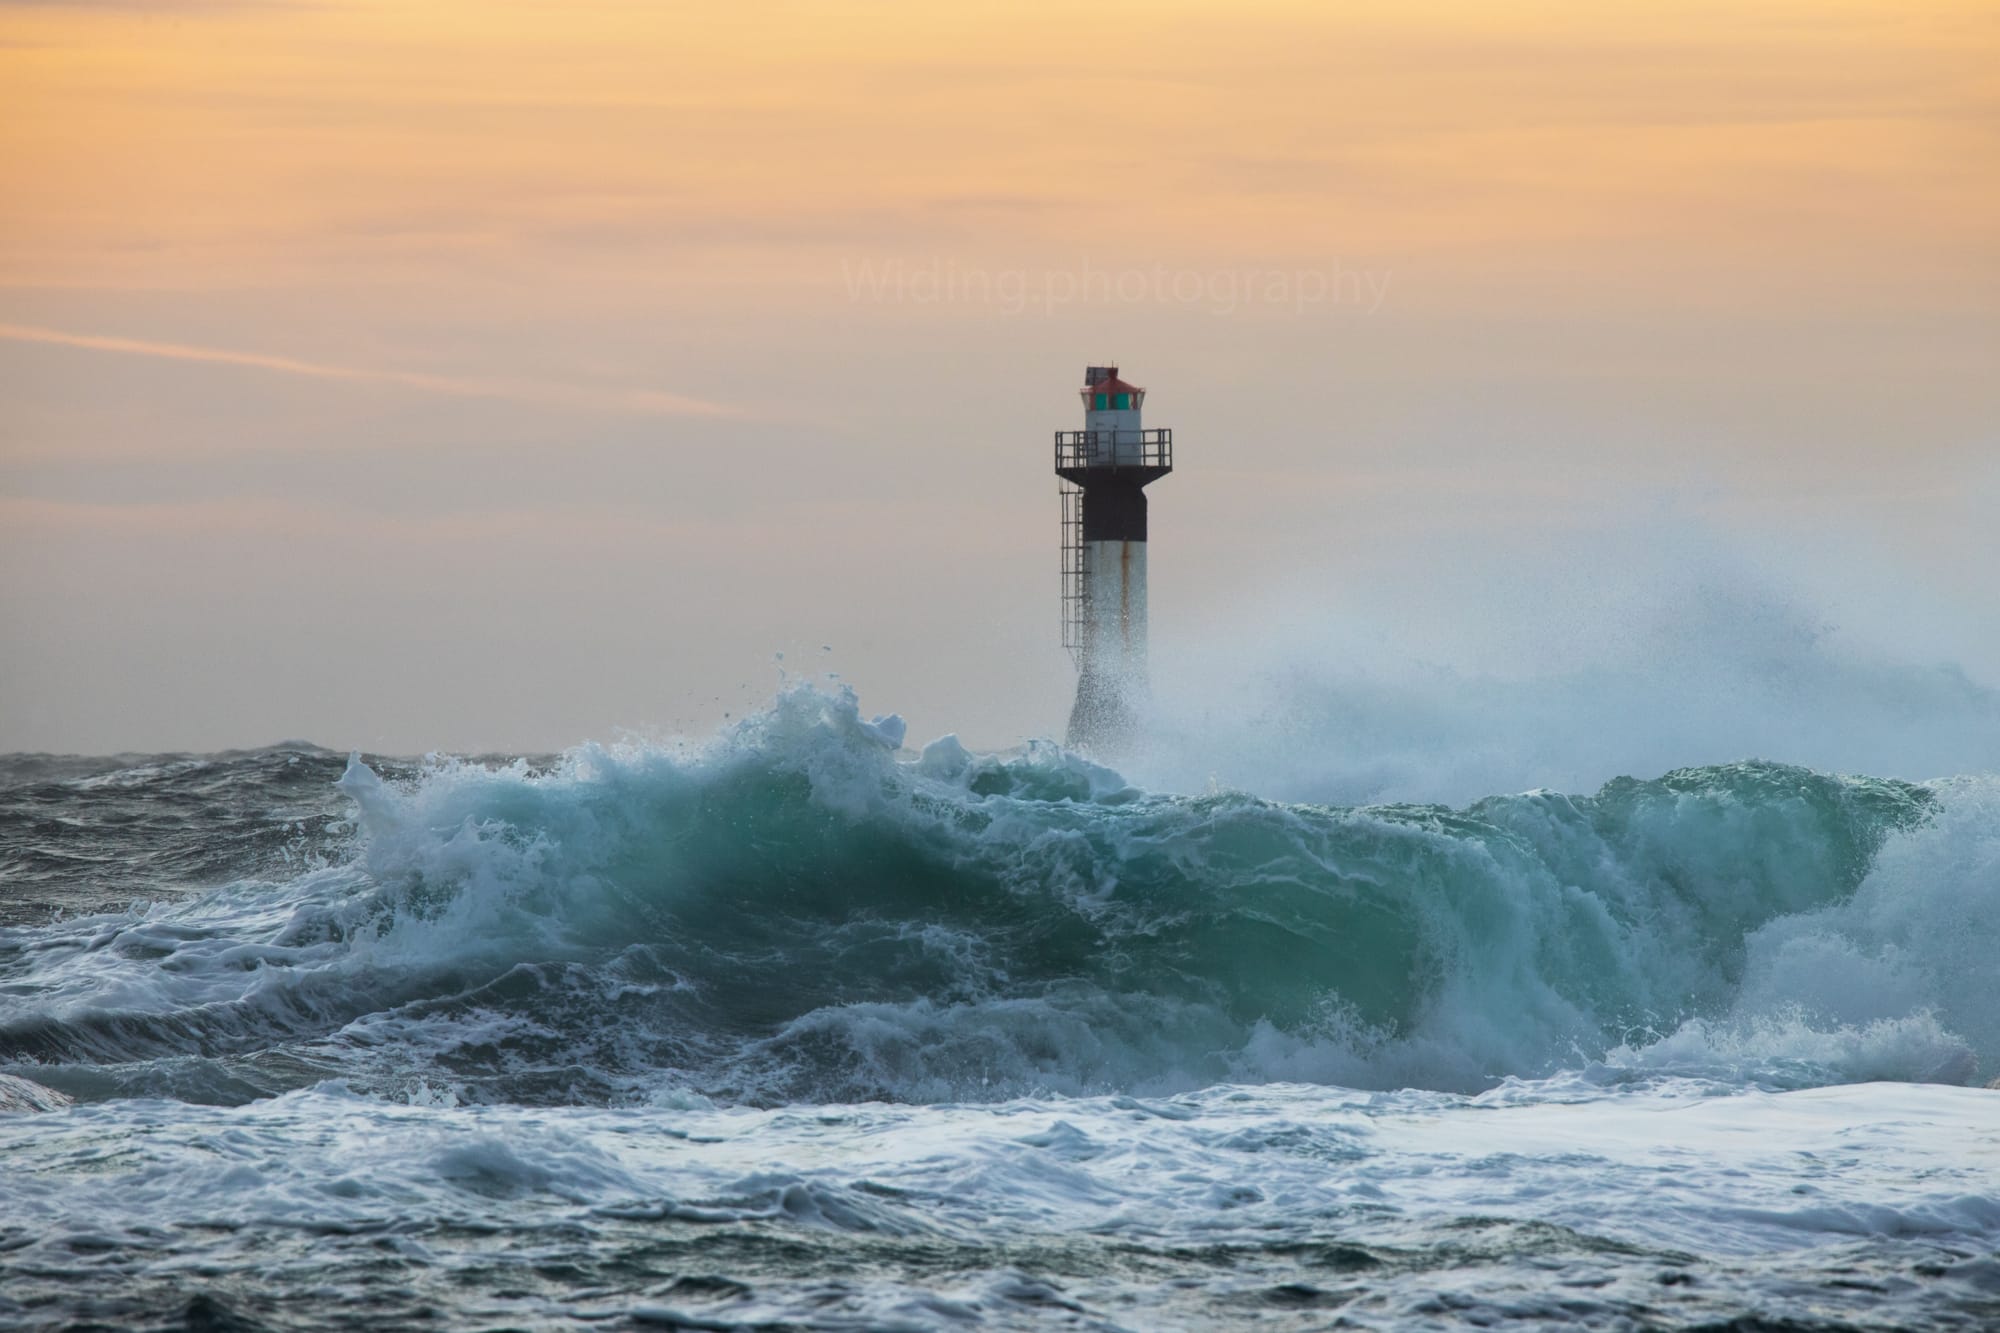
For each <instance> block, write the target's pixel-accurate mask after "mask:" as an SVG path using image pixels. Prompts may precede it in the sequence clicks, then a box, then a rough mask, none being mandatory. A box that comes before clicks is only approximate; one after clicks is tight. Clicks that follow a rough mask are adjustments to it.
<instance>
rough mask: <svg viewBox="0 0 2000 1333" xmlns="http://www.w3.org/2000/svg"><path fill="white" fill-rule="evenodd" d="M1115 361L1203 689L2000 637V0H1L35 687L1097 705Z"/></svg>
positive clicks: (651, 704)
mask: <svg viewBox="0 0 2000 1333" xmlns="http://www.w3.org/2000/svg"><path fill="white" fill-rule="evenodd" d="M1091 363H1115V364H1118V365H1120V366H1122V367H1123V368H1124V372H1125V376H1126V378H1128V379H1131V380H1134V381H1136V382H1138V383H1140V384H1143V385H1146V386H1147V387H1148V389H1149V390H1150V397H1149V399H1148V401H1147V414H1148V415H1147V421H1148V424H1149V425H1161V426H1168V427H1171V428H1173V430H1174V431H1175V436H1176V446H1177V448H1176V461H1177V463H1178V465H1179V470H1178V471H1177V472H1176V474H1175V475H1174V476H1173V477H1171V478H1169V479H1168V480H1166V481H1165V482H1163V483H1161V484H1160V485H1158V486H1157V487H1156V488H1155V489H1154V490H1153V491H1152V492H1151V494H1152V532H1151V536H1152V549H1151V556H1150V568H1151V579H1152V590H1151V601H1152V615H1153V628H1154V635H1155V674H1156V677H1161V678H1164V679H1165V683H1166V684H1168V685H1171V683H1172V677H1173V674H1174V663H1175V654H1176V653H1177V652H1179V651H1181V646H1183V645H1187V646H1190V648H1189V650H1190V651H1192V646H1199V647H1201V648H1202V649H1203V650H1204V652H1205V653H1206V656H1207V658H1208V660H1209V661H1210V663H1211V665H1212V663H1213V658H1214V653H1213V651H1212V650H1213V648H1214V646H1215V644H1216V643H1217V642H1218V641H1222V642H1227V643H1231V644H1235V643H1240V644H1241V645H1242V651H1243V654H1244V657H1243V661H1244V664H1245V665H1244V666H1243V668H1242V670H1243V671H1244V672H1246V673H1247V672H1249V671H1251V670H1253V669H1259V668H1257V667H1254V666H1253V665H1252V664H1253V663H1264V664H1266V665H1268V660H1269V659H1271V658H1274V657H1279V658H1282V657H1285V656H1288V655H1289V656H1292V657H1297V656H1299V655H1301V654H1303V655H1306V656H1313V657H1320V658H1325V659H1327V660H1328V661H1337V660H1338V659H1340V658H1341V656H1342V654H1343V653H1344V652H1346V651H1348V646H1349V645H1353V644H1357V643H1362V642H1366V643H1367V644H1368V645H1369V652H1370V653H1371V654H1372V655H1373V656H1374V657H1376V658H1378V659H1380V660H1382V661H1386V662H1394V661H1400V660H1408V661H1412V662H1428V663H1440V662H1442V663H1449V664H1451V665H1452V666H1453V668H1454V669H1456V670H1461V671H1464V672H1466V673H1470V674H1473V675H1478V676H1481V677H1498V676H1505V675H1509V674H1512V675H1517V676H1518V675H1521V674H1523V673H1534V672H1538V671H1549V670H1554V669H1559V668H1560V667H1561V666H1562V665H1563V664H1565V663H1572V662H1577V661H1586V660H1591V659H1593V658H1602V657H1603V656H1604V655H1605V654H1607V653H1611V652H1614V651H1616V649H1617V647H1618V645H1619V643H1620V642H1622V641H1623V639H1621V636H1624V638H1625V639H1629V629H1630V620H1631V617H1630V616H1629V614H1626V611H1627V610H1629V607H1630V606H1631V605H1632V604H1633V603H1634V601H1635V599H1636V600H1641V601H1643V600H1647V599H1650V602H1649V603H1648V604H1657V605H1658V606H1659V607H1664V608H1667V610H1666V611H1665V612H1663V614H1671V608H1672V606H1673V605H1674V598H1675V597H1676V596H1679V595H1680V594H1679V593H1677V592H1676V591H1675V589H1676V588H1677V587H1680V586H1682V585H1683V584H1701V583H1703V582H1704V581H1710V582H1712V581H1713V579H1714V578H1716V577H1726V578H1730V579H1741V580H1743V581H1744V582H1745V583H1746V584H1755V585H1756V586H1757V587H1759V588H1766V589H1775V590H1776V591H1775V592H1774V593H1773V594H1772V595H1774V596H1781V597H1783V598H1787V599H1792V600H1793V601H1795V602H1796V603H1797V604H1798V605H1799V606H1801V607H1803V608H1805V610H1804V612H1803V614H1805V615H1807V616H1808V617H1812V618H1816V619H1815V623H1821V622H1823V623H1824V624H1825V625H1827V626H1828V627H1830V628H1831V630H1833V631H1835V632H1838V633H1840V634H1844V635H1848V636H1850V637H1852V638H1854V639H1855V640H1856V641H1863V640H1865V641H1866V642H1868V643H1869V644H1871V645H1874V647H1875V649H1878V650H1879V651H1881V652H1884V653H1894V654H1900V655H1902V656H1903V657H1905V658H1908V659H1909V660H1911V661H1912V662H1922V663H1934V662H1950V663H1952V664H1954V665H1955V667H1956V668H1958V669H1962V670H1963V671H1964V672H1965V673H1966V674H1967V675H1968V676H1969V677H1970V678H1971V679H1973V680H1975V681H1979V682H1984V683H1986V684H1990V685H2000V615H1996V612H1995V606H1994V596H1993V582H1994V579H1993V571H1994V569H1995V568H1996V567H2000V524H1996V523H1995V522H1994V519H1993V513H1994V505H1995V504H2000V6H1996V5H1994V4H1991V3H1980V4H1974V3H1958V2H1953V0H1940V2H1938V3H1911V2H1910V0H1894V2H1884V0H1865V2H1863V0H1854V2H1842V0H1825V2H1823V3H1813V4H1803V3H1785V2H1780V3H1765V4H1758V5H1747V6H1746V5H1741V4H1722V3H1706V2H1705V0H1695V2H1694V3H1674V4H1664V3H1662V4H1651V3H1633V4H1620V5H1608V6H1607V5H1602V4H1597V3H1568V2H1561V3H1523V4H1510V5H1505V6H1497V5H1489V4H1483V3H1427V2H1425V0H1416V2H1415V3H1394V4H1391V3H1327V2H1324V0H1310V2H1306V0H1293V2H1290V3H1272V2H1268V0H1249V2H1248V3H1239V4H1230V5H1219V4H1190V3H1176V2H1175V0H1155V2H1154V3H1148V4H1144V5H1138V4H1121V3H1104V4H1098V5H1092V6H1088V7H1084V8H1079V7H1077V6H1075V5H1073V4H1049V3H1040V2H1039V0H1020V2H1018V3H1007V4H978V3H967V4H953V5H917V4H891V3H847V4H833V3H825V4H820V3H782V2H778V0H767V2H746V0H736V2H735V3H731V4H666V3H634V2H616V0H562V2H561V3H554V2H550V3H519V2H518V0H477V2H476V3H473V2H466V3H457V2H455V0H431V3H424V4H391V3H377V2H375V0H338V2H331V3H330V2H326V0H321V2H319V3H297V4H294V3H287V2H286V0H235V2H233V3H227V2H223V0H215V2H212V3H203V2H201V0H187V2H185V3H174V2H173V0H160V2H157V3H146V4H140V3H136V2H135V3H117V2H115V0H97V2H89V0H68V2H67V3H40V4H35V3H28V4H23V3H16V2H14V0H0V750H58V751H80V752H108V751H128V750H147V751H153V750H165V749H204V750H205V749H214V748H221V747H226V746H248V745H257V744H264V743H270V742H275V741H278V740H281V739H287V738H302V739H308V740H312V741H316V742H319V743H322V744H326V745H330V746H334V747H339V748H347V747H361V748H366V749H369V750H386V751H395V752H405V753H414V752H421V751H426V750H432V749H454V750H522V749H526V750H549V749H554V748H559V747H562V746H566V745H569V744H572V743H576V742H580V741H584V740H586V739H613V738H616V737H619V736H623V735H630V734H638V735H665V734H673V733H679V732H691V733H701V732H705V731H707V730H709V729H711V728H713V727H714V726H716V725H717V724H719V723H720V722H721V721H722V720H723V718H724V715H725V714H730V715H733V716H741V714H742V713H743V711H744V710H746V709H752V708H755V707H757V706H759V704H760V703H761V702H762V701H765V700H768V698H769V697H770V694H771V692H772V690H773V689H774V688H775V687H776V686H777V685H778V684H779V683H780V680H781V678H799V677H808V678H810V677H817V676H820V675H821V674H823V673H826V672H837V673H839V675H840V677H841V679H843V680H845V681H847V682H849V683H851V684H853V685H854V686H855V688H857V689H858V690H859V691H860V692H861V695H862V698H863V703H864V706H866V707H869V708H871V709H874V710H879V711H890V710H895V711H899V712H902V713H903V714H905V715H906V716H908V717H909V718H910V720H911V723H912V731H913V739H918V740H921V739H924V738H927V737H928V736H930V735H936V734H939V733H942V732H946V731H956V732H959V733H961V734H963V735H965V736H966V737H967V738H968V740H972V741H975V742H979V743H985V744H994V745H1004V744H1010V743H1014V742H1016V741H1019V740H1021V739H1023V738H1026V737H1030V736H1035V735H1050V734H1055V733H1057V732H1059V731H1060V729H1061V726H1062V723H1063V720H1064V718H1065V716H1066V713H1067V708H1068V702H1069V692H1070V689H1071V680H1072V677H1071V672H1070V665H1069V663H1068V660H1067V658H1066V657H1065V655H1064V653H1063V651H1062V649H1061V646H1060V642H1059V638H1058V613H1057V563H1056V540H1057V530H1056V529H1057V516H1056V499H1055V482H1054V478H1053V477H1052V476H1051V475H1050V473H1049V461H1050V460H1049V454H1050V449H1049V440H1050V432H1051V431H1053V430H1056V429H1063V428H1073V427H1074V426H1075V425H1076V424H1077V420H1076V418H1077V414H1078V410H1079V409H1078V404H1077V399H1076V397H1075V393H1076V389H1077V387H1078V384H1079V382H1080V379H1081V372H1082V370H1083V367H1084V366H1085V365H1086V364H1091ZM1717 571H1728V572H1727V573H1726V574H1718V573H1717ZM1760 595H1761V594H1760ZM1621 608H1624V609H1625V610H1621ZM779 654H783V657H782V660H781V659H780V657H779ZM1385 669H1388V668H1385ZM781 673H783V675H782V676H781ZM1228 677H1229V671H1228V670H1224V671H1223V672H1222V673H1221V683H1219V684H1216V685H1215V686H1214V687H1213V688H1216V689H1227V688H1228V685H1227V680H1228Z"/></svg>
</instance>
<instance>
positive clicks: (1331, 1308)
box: [0, 689, 2000, 1329]
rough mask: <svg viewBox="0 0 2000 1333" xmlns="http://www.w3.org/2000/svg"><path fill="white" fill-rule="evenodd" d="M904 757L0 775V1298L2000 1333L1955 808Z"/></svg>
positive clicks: (1989, 1126)
mask: <svg viewBox="0 0 2000 1333" xmlns="http://www.w3.org/2000/svg"><path fill="white" fill-rule="evenodd" d="M900 740H901V732H900V728H899V727H898V726H896V725H895V724H893V723H891V722H882V721H877V722H873V723H871V722H868V721H865V720H864V719H863V718H862V717H861V716H860V714H859V713H858V712H857V711H856V709H855V707H854V704H853V701H852V699H851V698H849V697H847V696H844V695H833V696H829V695H825V694H821V693H816V692H814V691H811V690H808V689H799V690H795V691H793V692H791V693H788V694H787V695H785V696H784V697H783V698H782V699H780V700H779V702H778V703H777V705H776V706H775V707H774V708H773V709H772V710H771V711H770V712H769V713H767V714H765V715H763V716H761V717H758V718H756V719H753V720H752V721H751V722H749V723H746V724H745V725H743V726H742V727H741V728H739V729H738V730H737V731H736V732H734V733H732V734H731V735H729V736H728V737H725V738H723V739H722V740H720V741H718V742H717V743H715V744H714V745H712V746H709V747H706V748H702V749H694V750H667V749H658V748H646V747H637V746H635V747H630V748H621V749H582V750H578V751H574V752H572V753H570V754H567V755H564V756H562V757H560V758H556V759H549V760H543V761H537V762H527V761H521V762H505V761H489V762H482V763H473V762H435V763H430V764H424V765H408V764H395V763H384V762H377V761H368V762H364V761H362V760H360V759H355V760H352V761H350V760H348V759H347V758H345V757H342V756H337V755H332V754H329V753H327V752H324V751H319V750H315V749H313V748H311V747H308V746H290V747H276V748H274V749H271V750H264V751H257V752H251V753H241V754H228V755H216V756H179V757H149V758H144V759H139V758H132V757H124V758H120V759H115V760H101V761H85V760H62V759H48V758H40V757H15V758H12V759H7V760H4V761H0V883H4V889H0V913H4V917H0V921H4V924H0V1072H4V1073H5V1074H6V1075H9V1076H12V1077H13V1078H15V1079H25V1080H31V1081H32V1084H23V1083H18V1082H15V1083H11V1084H10V1083H6V1082H5V1081H4V1080H0V1322H4V1323H13V1324H21V1325H25V1326H30V1327H42V1326H46V1327H64V1326H70V1325H78V1326H81V1325H89V1324H93V1323H94V1324H98V1325H102V1326H109V1327H131V1326H140V1327H144V1326H160V1327H183V1326H185V1327H210V1328H214V1327H233V1328H252V1327H276V1328H287V1327H300V1328H307V1327H325V1326H329V1325H340V1324H352V1325H357V1326H364V1327H381V1326H393V1325H398V1324H405V1323H409V1324H415V1323H417V1322H419V1321H422V1322H423V1323H425V1324H426V1325H428V1326H432V1327H468V1328H484V1327H504V1326H519V1327H565V1326H571V1325H575V1326H585V1325H589V1326H594V1327H602V1326H610V1327H618V1326H623V1325H630V1324H643V1323H648V1322H650V1323H655V1324H667V1325H674V1324H680V1325H684V1326H691V1327H701V1328H736V1327H747V1328H764V1327H825V1328H977V1327H996V1328H1017V1327H1019V1328H1028V1327H1047V1326H1061V1327H1081V1328H1134V1329H1154V1328H1175V1327H1180V1328H1204V1327H1214V1326H1218V1325H1233V1324H1249V1323H1256V1324H1258V1325H1259V1326H1265V1327H1273V1328H1287V1327H1297V1328H1323V1327H1329V1326H1361V1327H1383V1328H1391V1327H1395V1328H1404V1327H1426V1326H1432V1327H1458V1326H1490V1325H1491V1324H1493V1323H1496V1322H1504V1321H1528V1322H1529V1323H1542V1324H1550V1325H1577V1326H1585V1327H1601V1328H1655V1327H1657V1328H1681V1327H1713V1326H1725V1327H1737V1328H1746V1329H1747V1328H1760V1327H1780V1328H1785V1327H1793V1328H1846V1327H1861V1328H1878V1327H1879V1328H1891V1327H1894V1328H1907V1327H1944V1328H1949V1327H1958V1328H1968V1329H1971V1328H1987V1327H1992V1326H1995V1325H1996V1324H2000V1093H1995V1092H1990V1091H1987V1090H1985V1089H1984V1088H1983V1087H1982V1086H1980V1085H1982V1084H1983V1083H1984V1082H1985V1081H1986V1080H1987V1079H1990V1078H1992V1077H1994V1076H1995V1075H1996V1074H2000V966H1996V964H1995V961H1994V960H1995V956H1996V954H1995V945H1996V943H2000V929H1996V920H2000V918H1996V912H2000V786H1996V784H1995V782H1994V781H1993V780H1992V779H1990V778H1987V777H1962V778H1954V779H1945V780H1940V781H1933V782H1927V783H1921V784H1913V783H1906V782H1896V781H1888V780H1879V779H1871V778H1865V777H1852V776H1835V775H1830V774H1824V773H1817V772H1812V771H1808V770H1805V769H1799V768H1788V767H1784V766H1782V765H1776V764H1739V765H1729V766H1723V767H1711V768H1698V769H1686V770H1681V771H1677V772H1673V773H1669V774H1666V775H1663V776H1659V777H1656V778H1652V779H1650V780H1632V779H1620V780H1618V781H1616V782H1613V783H1611V784H1609V785H1607V786H1606V787H1604V788H1603V789H1602V790H1600V791H1598V792H1597V793H1595V794H1592V795H1588V796H1584V795H1560V794H1554V793H1531V794H1526V795H1508V796H1495V797H1491V798H1489V799H1486V800H1482V801H1478V802H1475V803H1473V804H1471V805H1469V806H1465V807H1462V808H1444V807H1434V806H1407V805H1405V806H1384V807H1371V808H1336V807H1328V806H1314V805H1299V804H1281V803H1276V802H1272V801H1268V800H1264V799H1260V798H1259V797H1257V796H1255V795H1253V794H1249V793H1242V792H1231V791H1215V792H1210V793H1206V794H1202V795H1195V796H1189V795H1163V794H1149V793H1145V792H1141V791H1139V790H1136V789H1134V788H1131V787H1129V786H1127V785H1126V784H1125V782H1124V781H1123V780H1122V779H1121V778H1119V777H1118V776H1117V775H1116V774H1114V773H1112V772H1110V771H1109V770H1106V769H1103V768H1099V767H1095V766H1092V765H1090V764H1087V763H1085V762H1083V761H1081V760H1079V759H1077V758H1076V757H1074V756H1071V755H1067V754H1064V753H1062V752H1061V751H1058V750H1056V749H1053V748H1031V749H1029V750H1028V751H1026V752H1025V753H1019V754H1013V755H1007V756H989V755H978V754H972V753H969V752H967V751H966V750H964V749H963V748H962V747H960V746H958V745H957V744H956V743H955V742H952V741H949V740H947V741H944V742H939V743H938V744H935V745H932V746H930V747H928V748H927V749H926V750H924V751H923V752H922V754H921V756H916V755H912V754H910V753H909V752H907V751H899V749H898V748H897V747H898V744H899V742H900ZM64 1098H68V1099H73V1102H74V1104H73V1105H67V1106H64V1105H60V1104H59V1103H60V1102H61V1101H62V1100H63V1099H64ZM1757 1321H1762V1322H1761V1323H1760V1322H1757Z"/></svg>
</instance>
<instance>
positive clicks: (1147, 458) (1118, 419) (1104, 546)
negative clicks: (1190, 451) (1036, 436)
mask: <svg viewBox="0 0 2000 1333" xmlns="http://www.w3.org/2000/svg"><path fill="white" fill-rule="evenodd" d="M1145 400H1146V391H1145V390H1144V389H1141V388H1140V387H1138V386H1137V385H1135V384H1127V383H1126V382H1125V381H1124V380H1122V379H1120V378H1118V367H1116V366H1092V367H1090V368H1089V369H1088V370H1086V371H1084V374H1083V429H1082V430H1064V431H1057V432H1056V475H1057V476H1058V477H1060V478H1062V485H1061V489H1062V608H1063V646H1064V647H1066V648H1068V649H1069V650H1070V654H1071V656H1072V657H1074V658H1075V660H1076V669H1077V680H1076V705H1075V707H1074V708H1072V709H1071V710H1070V715H1069V742H1070V744H1072V745H1076V746H1081V747H1086V748H1090V749H1096V750H1108V749H1113V748H1116V747H1117V746H1118V745H1119V744H1120V743H1121V742H1122V741H1124V740H1125V739H1126V738H1127V737H1128V736H1129V735H1130V734H1131V731H1132V727H1133V724H1134V708H1133V705H1134V704H1135V702H1136V701H1137V700H1139V699H1140V698H1141V697H1143V695H1144V693H1145V690H1146V493H1145V487H1146V486H1147V485H1148V484H1150V483H1152V482H1155V481H1158V480H1159V479H1160V478H1161V477H1164V476H1166V475H1167V474H1168V473H1169V472H1171V471H1173V470H1174V437H1173V432H1172V431H1170V430H1147V429H1146V428H1145V427H1144V426H1143V425H1142V424H1141V422H1140V409H1141V407H1142V406H1143V404H1144V403H1145Z"/></svg>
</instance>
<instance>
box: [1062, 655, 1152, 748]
mask: <svg viewBox="0 0 2000 1333" xmlns="http://www.w3.org/2000/svg"><path fill="white" fill-rule="evenodd" d="M1133 685H1134V683H1133V682H1132V681H1129V680H1126V679H1122V678H1120V677H1117V676H1113V675H1109V674H1107V673H1105V672H1101V671H1086V672H1084V673H1083V674H1082V675H1081V676H1079V677H1077V681H1076V703H1075V704H1074V705H1073V706H1072V707H1071V708H1070V710H1069V736H1068V737H1067V741H1066V743H1067V744H1068V745H1069V747H1070V748H1071V749H1073V750H1082V751H1084V752H1085V753H1088V754H1093V755H1097V756H1099V757H1103V756H1107V755H1116V754H1119V753H1121V752H1123V751H1125V750H1127V749H1129V748H1130V746H1131V744H1132V741H1133V740H1134V738H1135V737H1137V735H1138V733H1139V714H1138V710H1137V709H1136V708H1135V707H1134V706H1133V705H1134V703H1135V694H1134V688H1133Z"/></svg>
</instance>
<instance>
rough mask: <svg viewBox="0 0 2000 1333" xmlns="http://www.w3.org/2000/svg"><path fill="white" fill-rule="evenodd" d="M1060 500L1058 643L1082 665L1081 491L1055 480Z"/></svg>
mask: <svg viewBox="0 0 2000 1333" xmlns="http://www.w3.org/2000/svg"><path fill="white" fill-rule="evenodd" d="M1057 491H1058V494H1059V496H1060V498H1061V501H1062V642H1063V647H1065V648H1067V649H1069V655H1070V659H1071V660H1072V661H1074V662H1075V663H1076V664H1077V665H1078V666H1079V667H1081V666H1082V665H1083V620H1084V614H1085V609H1086V608H1085V606H1084V599H1085V596H1086V594H1085V591H1084V578H1083V575H1084V569H1083V488H1082V487H1081V486H1078V485H1077V484H1076V483H1074V482H1071V481H1067V480H1064V481H1059V482H1058V483H1057Z"/></svg>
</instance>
